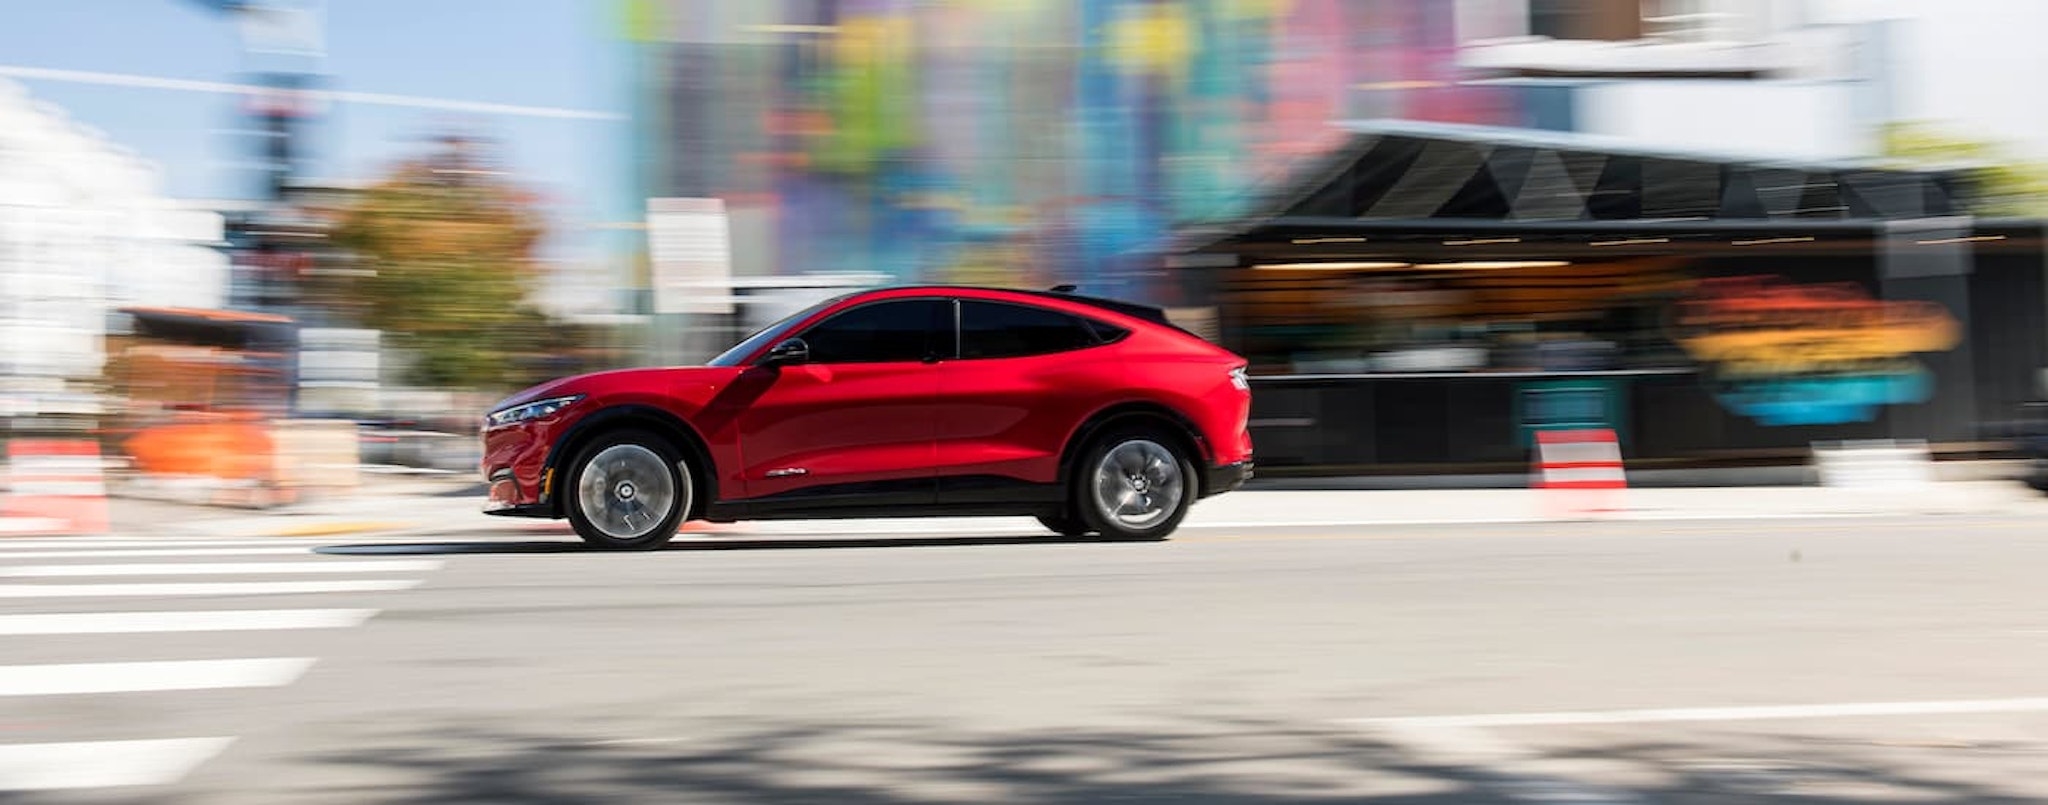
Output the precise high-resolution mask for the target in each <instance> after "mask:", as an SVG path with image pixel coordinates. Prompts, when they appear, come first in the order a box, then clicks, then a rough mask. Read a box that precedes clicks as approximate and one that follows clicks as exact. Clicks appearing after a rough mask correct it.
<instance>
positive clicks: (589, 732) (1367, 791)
mask: <svg viewBox="0 0 2048 805" xmlns="http://www.w3.org/2000/svg"><path fill="white" fill-rule="evenodd" d="M678 731H679V732H687V733H688V734H686V735H679V736H660V735H653V736H647V735H642V736H625V735H620V734H618V733H617V731H616V730H609V731H608V730H607V729H606V728H605V727H604V725H603V724H601V723H597V722H594V721H586V722H584V723H581V724H567V725H560V726H559V727H558V728H557V729H556V730H555V731H554V734H542V733H536V732H534V731H532V730H531V729H530V728H529V729H525V730H521V729H510V728H499V727H494V726H487V725H482V724H472V725H464V726H451V727H447V728H443V729H437V730H429V731H424V732H402V733H401V732H394V733H387V734H380V735H371V736H364V737H363V740H361V741H359V742H358V745H361V746H365V747H371V748H363V749H355V750H348V751H342V752H338V753H333V754H328V755H322V756H318V757H314V758H310V759H311V760H313V761H314V762H316V763H319V764H325V765H332V766H337V767H342V768H344V769H352V770H364V771H369V772H372V773H373V774H374V776H375V777H376V778H377V779H379V780H380V781H385V782H380V783H379V784H378V785H377V787H375V788H368V789H365V788H354V789H350V790H348V791H336V792H326V791H319V792H311V791H308V792H302V793H307V794H313V795H315V796H316V797H317V796H323V795H325V794H328V793H334V794H337V795H342V796H341V797H340V799H337V800H335V801H346V800H348V799H349V798H350V797H354V798H355V800H354V801H366V802H368V801H374V802H389V803H419V804H421V805H425V804H429V803H472V802H489V803H504V804H505V805H558V804H562V803H585V802H658V803H697V802H703V803H832V804H833V805H910V803H932V802H977V803H994V802H1003V803H1013V802H1014V803H1097V802H1104V803H1111V802H1118V803H1194V804H1195V805H1251V804H1252V803H1280V804H1281V805H1288V804H1291V803H1336V802H1370V803H1381V804H1382V805H1449V804H1450V803H1473V802H1478V803H1490V802H1491V803H1507V802H1529V801H1550V802H1580V803H1589V802H1610V803H1631V802H1682V803H1747V802H1757V801H1777V800H1781V799H1782V800H1797V801H1799V802H1804V803H1820V804H1822V805H1850V804H1851V803H1877V802H1893V801H1899V800H1900V799H1901V797H1902V796H1903V797H1904V798H1905V799H1910V800H1911V801H1915V802H1954V803H1963V802H1970V803H1987V802H1988V803H2007V802H2012V803H2017V802H2022V801H2028V800H2023V799H2021V798H2017V797H2013V796H2008V795H2005V794H2002V793H2001V792H1999V791H1997V790H1994V789H1990V788H1985V787H1977V786H1973V785H1968V784H1960V783H1955V782H1946V781H1938V780H1934V779H1925V778H1916V777H1913V776H1911V775H1909V774H1907V773H1905V772H1902V771H1898V770H1896V768H1895V766H1896V765H1897V764H1896V763H1894V762H1892V761H1894V760H1895V758H1887V757H1885V756H1883V755H1882V753H1875V754H1859V753H1858V752H1857V751H1855V750H1854V748H1853V747H1852V746H1851V745H1848V744H1834V743H1828V744H1812V743H1807V744H1798V743H1787V742H1782V741H1780V742H1770V741H1765V742H1763V743H1761V744H1757V743H1750V744H1746V746H1747V747H1748V748H1749V749H1750V750H1752V751H1754V750H1757V749H1758V748H1759V747H1767V749H1766V754H1767V755H1768V756H1769V757H1770V758H1771V759H1770V760H1769V761H1751V762H1748V763H1746V764H1745V763H1738V762H1732V761H1728V760H1726V759H1725V758H1726V752H1725V748H1722V749H1717V748H1716V747H1714V746H1713V745H1711V744H1710V743H1688V742H1684V741H1674V742H1660V743H1654V744H1643V743H1625V744H1615V745H1606V746H1598V747H1593V748H1587V747H1580V748H1578V749H1574V750H1571V751H1559V752H1557V753H1555V754H1550V755H1542V756H1540V757H1539V759H1548V760H1572V759H1583V758H1586V757H1593V758H1596V759H1598V760H1599V761H1601V762H1603V763H1608V764H1613V763H1620V764H1623V765H1626V766H1628V767H1630V768H1633V769H1635V770H1636V771H1637V772H1639V774H1637V775H1636V776H1635V778H1634V779H1638V780H1645V779H1647V780H1654V782H1649V783H1638V784H1635V785H1633V786H1632V787H1627V788H1602V787H1599V786H1597V785H1594V786H1586V785H1581V784H1579V783H1574V782H1571V781H1569V780H1564V779H1551V778H1547V777H1544V776H1543V775H1542V774H1540V773H1537V774H1535V775H1533V776H1532V775H1531V774H1530V773H1528V772H1526V771H1519V770H1510V769H1502V768H1492V767H1488V766H1486V765H1484V764H1471V763H1464V764H1461V763H1456V762H1447V761H1445V760H1443V759H1442V758H1440V757H1431V756H1426V755H1424V754H1418V752H1417V750H1415V749H1413V748H1412V747H1410V746H1404V745H1403V743H1402V742H1400V741H1397V740H1392V739H1389V738H1383V737H1378V736H1375V735H1374V734H1373V733H1371V732H1369V731H1365V730H1352V729H1343V728H1335V727H1332V728H1328V729H1310V728H1302V727H1299V726H1286V725H1278V724H1262V723H1256V722H1245V721H1226V720H1218V721H1205V722H1200V723H1196V722H1193V721H1186V722H1181V723H1178V724H1172V725H1155V726H1143V727H1138V726H1133V727H1126V728H1119V729H1111V728H1089V729H1059V730H1054V729H1046V730H1023V731H970V730H962V729H952V728H947V727H943V726H935V725H929V724H914V723H908V722H892V723H854V724H832V725H826V724H810V725H796V726H789V725H771V724H766V723H763V722H761V721H759V720H753V719H749V720H748V724H746V725H738V724H733V723H729V722H728V723H723V724H704V723H693V724H691V725H689V727H688V728H687V729H679V730H678ZM1703 758H1708V759H1710V758H1723V760H1720V761H1712V762H1710V761H1708V760H1703ZM1536 768H1538V769H1541V768H1542V766H1541V765H1540V764H1539V765H1538V766H1537V767H1536ZM325 776H326V775H324V774H314V775H309V778H314V779H317V778H321V777H325ZM322 801H325V800H322Z"/></svg>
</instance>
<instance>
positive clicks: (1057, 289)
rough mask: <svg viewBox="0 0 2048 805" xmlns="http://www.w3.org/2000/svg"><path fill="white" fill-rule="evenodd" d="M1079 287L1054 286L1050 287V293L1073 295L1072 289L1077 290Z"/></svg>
mask: <svg viewBox="0 0 2048 805" xmlns="http://www.w3.org/2000/svg"><path fill="white" fill-rule="evenodd" d="M1079 287H1081V286H1079V285H1054V286H1052V292H1053V293H1073V292H1074V289H1076V288H1079Z"/></svg>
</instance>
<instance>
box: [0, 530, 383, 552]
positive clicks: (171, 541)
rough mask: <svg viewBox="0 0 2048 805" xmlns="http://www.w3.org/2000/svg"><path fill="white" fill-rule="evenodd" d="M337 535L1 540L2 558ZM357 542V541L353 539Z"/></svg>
mask: <svg viewBox="0 0 2048 805" xmlns="http://www.w3.org/2000/svg"><path fill="white" fill-rule="evenodd" d="M334 541H335V538H334V537H333V536H325V537H317V536H316V537H232V538H186V537H150V538H147V539H136V538H133V537H94V536H84V535H82V536H76V537H8V538H4V539H0V556H5V555H7V552H9V551H16V550H23V549H41V548H227V547H235V546H243V545H246V546H251V547H255V546H264V545H326V544H330V543H333V542H334ZM352 541H354V540H352ZM360 541H361V542H394V541H399V540H392V539H381V538H365V539H363V540H360Z"/></svg>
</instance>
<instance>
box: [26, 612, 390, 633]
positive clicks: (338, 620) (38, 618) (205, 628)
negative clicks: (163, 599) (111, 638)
mask: <svg viewBox="0 0 2048 805" xmlns="http://www.w3.org/2000/svg"><path fill="white" fill-rule="evenodd" d="M375 614H377V610H374V609H240V610H212V611H189V612H64V613H39V614H30V615H0V635H60V634H136V633H142V632H246V631H265V630H273V629H341V628H346V627H350V626H357V625H360V624H361V623H362V622H363V621H366V620H369V619H370V616H372V615H375Z"/></svg>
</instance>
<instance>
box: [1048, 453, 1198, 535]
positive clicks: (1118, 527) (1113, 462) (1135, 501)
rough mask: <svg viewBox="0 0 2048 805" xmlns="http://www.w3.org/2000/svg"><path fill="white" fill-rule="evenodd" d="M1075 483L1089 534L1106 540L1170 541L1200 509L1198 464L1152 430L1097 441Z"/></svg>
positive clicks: (1079, 505)
mask: <svg viewBox="0 0 2048 805" xmlns="http://www.w3.org/2000/svg"><path fill="white" fill-rule="evenodd" d="M1080 472H1081V477H1080V478H1079V481H1080V483H1077V484H1075V485H1074V492H1075V495H1076V497H1077V498H1078V499H1077V500H1075V501H1074V504H1075V505H1074V508H1075V510H1076V511H1078V512H1080V514H1081V519H1082V521H1083V522H1084V523H1085V524H1086V525H1087V526H1088V527H1089V530H1091V531H1095V532H1097V533H1100V534H1101V535H1102V536H1103V537H1104V538H1106V539H1121V540H1158V539H1165V538H1166V536H1167V535H1168V534H1171V533H1173V530H1174V529H1175V528H1178V527H1180V521H1181V520H1182V519H1183V518H1185V517H1187V514H1188V508H1189V507H1190V506H1192V505H1194V502H1195V494H1196V488H1195V484H1196V480H1195V468H1194V464H1193V463H1192V462H1190V461H1189V459H1188V457H1187V456H1186V455H1184V454H1183V452H1182V451H1181V450H1180V449H1179V447H1178V441H1177V440H1175V439H1172V438H1170V437H1167V436H1166V435H1164V434H1162V433H1159V432H1156V431H1154V430H1151V429H1143V428H1134V429H1125V430H1118V431H1114V432H1111V433H1109V434H1107V435H1105V437H1104V438H1102V439H1099V440H1097V441H1096V442H1095V444H1094V447H1093V448H1092V449H1090V450H1089V451H1088V454H1087V455H1086V456H1085V457H1084V460H1083V461H1082V462H1081V464H1080Z"/></svg>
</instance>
